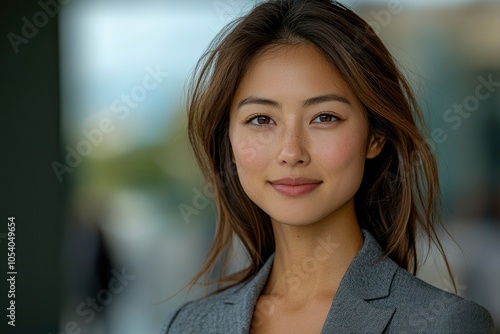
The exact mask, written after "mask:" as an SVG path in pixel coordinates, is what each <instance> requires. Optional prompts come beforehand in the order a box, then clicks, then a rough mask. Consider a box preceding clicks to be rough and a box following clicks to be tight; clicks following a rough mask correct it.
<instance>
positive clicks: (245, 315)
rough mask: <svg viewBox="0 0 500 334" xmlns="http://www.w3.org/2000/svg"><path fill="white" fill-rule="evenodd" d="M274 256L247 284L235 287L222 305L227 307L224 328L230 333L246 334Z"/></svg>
mask: <svg viewBox="0 0 500 334" xmlns="http://www.w3.org/2000/svg"><path fill="white" fill-rule="evenodd" d="M273 259H274V254H272V255H271V256H270V257H269V258H268V259H267V261H266V262H265V263H264V265H263V266H262V268H260V270H259V271H258V272H257V274H256V275H255V276H254V277H253V278H252V279H251V280H250V281H248V282H246V283H243V284H241V285H239V286H236V287H235V291H234V292H233V293H232V294H229V295H228V297H227V298H225V300H224V304H226V305H232V306H229V307H228V314H227V316H225V317H224V319H225V320H224V321H228V324H225V325H227V327H226V328H231V333H235V334H248V333H249V331H250V325H251V323H252V317H253V312H254V308H255V305H256V304H257V300H258V299H259V296H260V293H261V291H262V289H263V288H264V286H265V285H266V282H267V278H268V277H269V274H270V272H271V268H272V265H273Z"/></svg>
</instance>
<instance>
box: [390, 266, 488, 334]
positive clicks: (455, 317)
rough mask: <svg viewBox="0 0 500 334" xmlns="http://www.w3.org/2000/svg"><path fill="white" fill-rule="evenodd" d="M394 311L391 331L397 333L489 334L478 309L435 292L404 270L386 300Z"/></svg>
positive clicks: (485, 316) (485, 319) (398, 272)
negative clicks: (393, 329)
mask: <svg viewBox="0 0 500 334" xmlns="http://www.w3.org/2000/svg"><path fill="white" fill-rule="evenodd" d="M388 299H389V300H390V302H391V303H393V305H394V306H395V307H396V311H395V313H394V316H393V320H392V321H391V325H392V326H391V327H393V328H399V329H400V330H397V331H395V332H398V333H406V332H408V333H493V331H494V329H493V320H492V317H491V315H490V314H489V312H488V311H487V310H486V309H484V308H483V307H482V306H480V305H478V304H476V303H474V302H472V301H470V300H466V299H464V298H462V297H460V296H457V295H455V294H452V293H449V292H446V291H444V290H441V289H438V288H436V287H434V286H432V285H430V284H428V283H426V282H424V281H423V280H421V279H419V278H417V277H415V276H413V275H412V274H410V273H409V272H407V271H406V270H404V269H402V268H399V269H398V270H396V273H395V275H394V279H393V282H392V286H391V294H390V297H389V298H388Z"/></svg>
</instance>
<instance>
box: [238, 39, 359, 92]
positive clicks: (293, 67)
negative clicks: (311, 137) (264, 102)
mask: <svg viewBox="0 0 500 334" xmlns="http://www.w3.org/2000/svg"><path fill="white" fill-rule="evenodd" d="M326 93H336V94H341V95H344V96H346V97H347V98H348V99H350V100H356V98H355V96H354V94H353V93H352V91H351V89H350V88H349V86H348V85H347V83H346V82H345V81H344V80H343V78H342V77H341V76H340V75H339V73H338V71H337V70H336V69H335V67H334V66H333V64H332V63H331V62H329V61H328V59H327V58H326V57H325V56H324V55H323V53H322V52H321V51H319V50H318V49H317V48H316V47H314V46H312V45H309V44H298V45H273V46H270V47H268V48H266V49H265V50H263V51H262V52H260V53H259V54H258V55H257V56H255V58H254V59H253V60H252V61H251V63H250V65H249V67H248V69H247V70H246V72H245V75H244V76H243V78H242V80H241V82H240V84H239V85H238V88H237V90H236V94H235V100H237V99H238V98H245V96H244V95H259V96H260V95H262V96H267V95H270V94H271V95H278V96H279V95H283V94H286V95H288V96H297V97H298V98H299V97H300V98H307V97H309V96H310V95H311V94H313V95H317V94H326Z"/></svg>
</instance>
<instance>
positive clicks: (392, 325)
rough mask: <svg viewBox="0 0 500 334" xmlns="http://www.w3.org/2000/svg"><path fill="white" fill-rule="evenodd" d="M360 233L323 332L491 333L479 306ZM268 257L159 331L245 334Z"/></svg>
mask: <svg viewBox="0 0 500 334" xmlns="http://www.w3.org/2000/svg"><path fill="white" fill-rule="evenodd" d="M363 235H364V244H363V247H362V248H361V250H360V251H359V252H358V254H357V255H356V257H355V258H354V259H353V261H352V262H351V265H350V266H349V268H348V270H347V272H346V273H345V275H344V277H343V278H342V281H341V283H340V286H339V288H338V290H337V293H336V295H335V298H334V300H333V303H332V306H331V308H330V311H329V313H328V316H327V319H326V322H325V324H324V326H323V330H322V331H321V333H322V334H326V333H341V334H343V333H397V334H402V333H439V334H442V333H467V334H473V333H493V331H494V329H493V320H492V318H491V315H490V314H489V313H488V311H486V310H485V309H484V308H483V307H481V306H479V305H477V304H475V303H474V302H472V301H468V300H465V299H463V298H461V297H459V296H456V295H454V294H451V293H448V292H445V291H443V290H440V289H438V288H436V287H434V286H432V285H429V284H427V283H425V282H424V281H422V280H420V279H418V278H416V277H415V276H413V275H412V274H410V273H409V272H407V271H406V270H404V269H402V268H401V267H399V266H398V265H397V264H396V263H395V262H394V261H392V260H391V259H389V258H388V257H383V256H382V249H381V248H380V246H379V245H378V243H377V241H376V240H375V238H374V237H373V236H372V235H371V234H370V233H369V232H367V231H366V230H363ZM273 258H274V256H271V257H270V258H269V259H268V260H267V261H266V263H265V264H264V266H263V267H262V268H261V269H260V270H259V272H258V273H257V275H256V276H254V277H253V278H252V279H250V280H248V281H245V282H242V283H240V284H238V285H236V286H234V287H231V288H229V289H227V290H225V291H223V292H220V293H217V294H215V295H212V296H210V297H206V298H203V299H199V300H195V301H191V302H188V303H186V304H184V305H183V306H182V307H181V308H180V309H178V310H177V311H176V312H174V313H172V314H170V315H169V317H168V318H167V320H166V321H165V325H164V326H163V328H162V330H161V333H162V334H163V333H168V334H178V333H182V334H186V333H193V334H195V333H196V334H200V333H223V334H226V333H229V334H236V333H237V334H246V333H249V330H250V324H251V320H252V315H253V309H254V307H255V304H256V302H257V299H258V298H259V295H260V292H261V291H262V289H263V287H264V285H265V283H266V281H267V278H268V276H269V273H270V271H271V267H272V263H273Z"/></svg>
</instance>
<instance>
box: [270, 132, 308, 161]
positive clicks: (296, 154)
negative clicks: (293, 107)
mask: <svg viewBox="0 0 500 334" xmlns="http://www.w3.org/2000/svg"><path fill="white" fill-rule="evenodd" d="M306 142H307V138H306V135H305V134H304V130H303V129H301V128H300V127H294V128H289V129H286V130H285V131H284V132H283V133H282V136H281V147H280V152H279V154H278V163H279V164H280V165H286V166H289V167H294V166H298V165H307V164H308V163H309V161H310V157H309V153H308V150H307V147H306Z"/></svg>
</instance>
